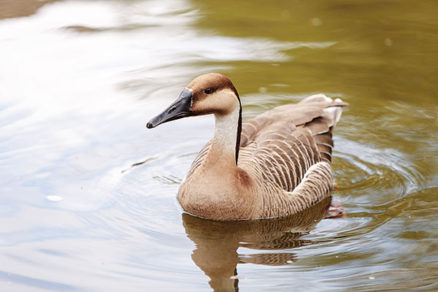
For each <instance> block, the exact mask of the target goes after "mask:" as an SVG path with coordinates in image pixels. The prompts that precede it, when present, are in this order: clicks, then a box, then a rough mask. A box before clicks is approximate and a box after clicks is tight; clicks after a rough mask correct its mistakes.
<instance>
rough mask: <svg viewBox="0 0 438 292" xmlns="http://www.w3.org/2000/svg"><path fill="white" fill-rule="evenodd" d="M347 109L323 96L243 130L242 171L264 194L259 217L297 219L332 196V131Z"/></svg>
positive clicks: (286, 108) (199, 158) (287, 107)
mask: <svg viewBox="0 0 438 292" xmlns="http://www.w3.org/2000/svg"><path fill="white" fill-rule="evenodd" d="M345 105H346V104H345V103H343V102H342V101H341V100H337V101H333V100H332V99H330V98H327V97H325V96H323V95H316V96H310V97H308V98H307V99H304V100H303V101H301V102H300V103H298V104H294V105H285V106H280V107H277V108H275V109H273V110H271V111H268V112H265V113H264V114H262V115H260V116H258V117H256V118H253V119H251V120H248V121H246V122H244V123H243V124H242V133H241V140H240V152H239V163H238V167H239V168H241V169H243V170H245V171H246V172H248V173H249V174H250V175H251V176H252V177H253V179H254V181H256V182H257V183H258V187H259V188H260V189H262V190H263V191H262V192H261V193H262V194H263V207H262V210H264V211H263V212H262V214H260V217H262V218H270V217H279V216H286V215H289V214H292V213H296V212H298V211H301V210H303V209H305V208H308V207H309V206H311V205H313V204H315V203H317V202H319V201H320V200H321V199H323V198H325V197H326V196H328V195H329V193H330V190H331V189H332V173H331V167H330V164H329V163H330V161H331V158H332V149H333V139H332V128H333V126H334V125H335V124H336V122H337V121H338V120H339V117H340V115H341V110H342V107H344V106H345ZM210 146H211V143H210V142H209V143H207V145H205V146H204V148H203V149H202V150H201V151H200V152H199V154H198V156H197V157H196V158H195V160H194V161H193V164H192V166H191V169H190V171H189V173H188V176H187V177H188V178H189V177H190V176H191V175H192V174H193V173H194V172H195V171H196V169H197V168H199V167H200V166H201V165H202V163H203V160H204V159H205V157H206V156H207V154H208V152H209V149H210Z"/></svg>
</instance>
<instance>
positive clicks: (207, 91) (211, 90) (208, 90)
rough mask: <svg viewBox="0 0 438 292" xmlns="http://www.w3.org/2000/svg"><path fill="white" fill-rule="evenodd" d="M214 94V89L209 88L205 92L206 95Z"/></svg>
mask: <svg viewBox="0 0 438 292" xmlns="http://www.w3.org/2000/svg"><path fill="white" fill-rule="evenodd" d="M212 92H213V89H212V88H207V89H205V90H204V93H205V94H210V93H212Z"/></svg>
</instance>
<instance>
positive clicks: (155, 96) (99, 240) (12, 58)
mask: <svg viewBox="0 0 438 292" xmlns="http://www.w3.org/2000/svg"><path fill="white" fill-rule="evenodd" d="M0 18H1V19H0V290H2V291H122V290H123V289H125V290H127V291H211V290H215V291H237V290H239V291H292V290H294V289H300V288H303V289H307V290H310V291H321V290H324V291H330V290H335V291H342V290H345V291H351V290H353V289H354V290H355V291H375V290H383V289H388V290H395V291H398V290H403V289H413V288H421V289H422V290H425V291H426V290H430V291H432V290H435V291H436V290H437V289H438V228H437V223H436V221H437V210H438V199H437V198H438V166H437V163H438V159H437V157H438V122H437V118H438V2H437V1H434V0H431V1H425V0H423V1H416V2H415V4H414V3H413V2H412V1H398V0H385V1H383V0H382V1H375V0H371V1H370V0H359V1H347V0H334V1H324V0H320V1H298V0H292V1H276V2H272V1H261V0H256V1H246V2H241V1H240V2H239V1H229V0H224V1H221V2H217V1H198V0H191V1H189V0H149V1H140V0H125V1H123V0H118V1H74V0H71V1H45V0H42V1H32V0H27V1H25V0H4V1H1V2H0ZM212 71H217V72H222V73H224V74H226V75H228V76H229V77H230V78H231V79H232V80H233V82H234V84H235V85H236V87H237V89H238V91H239V93H240V95H241V99H242V103H243V111H244V116H245V117H246V118H248V117H252V116H255V115H257V114H259V113H262V112H264V111H265V110H267V109H270V108H272V107H274V106H277V105H282V104H286V103H290V102H297V101H299V100H300V99H302V98H303V97H305V96H308V95H310V94H314V93H320V92H322V93H325V94H327V95H329V96H337V97H341V98H342V99H343V100H345V101H346V102H348V103H349V107H348V108H347V109H346V110H345V111H344V114H343V117H342V119H341V121H340V123H339V124H338V127H337V128H336V130H335V136H334V139H335V145H336V146H335V153H334V156H335V157H334V161H333V168H334V173H335V179H336V181H337V183H338V184H339V190H338V191H336V192H334V193H333V196H334V198H336V199H338V200H340V201H341V202H342V204H343V206H344V208H345V210H346V213H347V217H346V218H340V219H322V216H321V215H320V214H321V210H322V209H324V208H325V207H326V206H327V204H328V203H329V202H327V201H324V202H321V203H320V204H319V205H317V206H315V207H314V208H312V209H310V210H307V211H306V212H304V213H302V214H299V215H298V216H294V217H292V218H286V219H282V220H268V221H257V222H239V223H220V222H212V221H207V220H201V219H198V218H194V217H192V216H190V215H187V214H184V213H183V211H182V209H181V208H180V206H179V205H178V203H177V201H176V193H177V189H178V185H179V183H180V182H181V181H182V179H183V178H184V176H185V174H186V172H187V170H188V168H189V166H190V163H191V161H192V160H193V159H194V157H195V155H196V153H197V151H199V150H200V148H201V147H202V146H203V145H204V143H205V142H206V141H207V140H208V139H209V138H210V137H211V136H212V127H213V119H212V117H202V118H197V119H184V120H180V121H178V122H174V123H168V124H166V125H163V126H160V127H159V128H157V129H154V130H146V129H145V123H146V121H147V120H148V119H150V118H151V117H152V116H154V115H155V114H157V113H159V112H160V111H161V110H162V109H164V107H166V106H167V105H168V104H169V103H170V102H171V101H172V100H174V99H175V98H176V97H177V96H178V94H179V92H180V91H181V90H182V88H183V87H184V86H185V85H186V84H187V83H188V82H189V81H190V80H191V79H193V78H194V77H196V76H197V75H199V74H201V73H206V72H212ZM321 219H322V220H321Z"/></svg>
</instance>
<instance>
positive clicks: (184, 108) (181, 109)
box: [146, 88, 192, 129]
mask: <svg viewBox="0 0 438 292" xmlns="http://www.w3.org/2000/svg"><path fill="white" fill-rule="evenodd" d="M191 103H192V91H191V90H190V89H187V88H185V89H184V90H183V91H182V92H181V94H180V95H179V97H178V99H177V100H176V101H175V102H174V103H172V104H171V105H170V106H169V107H168V108H167V109H166V110H165V111H164V112H162V113H161V114H159V115H158V116H156V117H155V118H153V119H152V120H150V121H149V122H148V123H147V124H146V127H147V128H148V129H152V128H155V127H156V126H158V125H161V124H163V123H166V122H170V121H173V120H177V119H181V118H184V117H188V116H191V115H192V112H191V111H190V105H191Z"/></svg>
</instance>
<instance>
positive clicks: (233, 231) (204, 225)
mask: <svg viewBox="0 0 438 292" xmlns="http://www.w3.org/2000/svg"><path fill="white" fill-rule="evenodd" d="M330 202H331V197H328V198H326V199H325V200H323V201H321V202H320V203H318V204H317V205H315V206H313V207H311V208H309V209H307V210H305V211H303V212H300V213H297V214H295V215H293V216H289V217H285V218H281V219H269V220H256V221H234V222H222V221H211V220H206V219H201V218H198V217H194V216H191V215H189V214H183V215H182V219H183V224H184V228H185V230H186V233H187V236H188V237H189V238H190V239H191V240H192V241H193V242H194V243H195V245H196V248H195V249H194V250H193V253H192V260H193V262H194V263H195V264H196V265H197V266H198V267H199V268H200V269H201V270H202V271H203V272H204V273H205V274H206V275H207V276H208V277H209V278H210V282H209V284H210V286H211V287H212V288H213V290H214V291H238V278H237V264H244V263H252V264H260V265H285V264H289V263H291V262H293V261H295V260H296V255H295V254H294V253H292V252H290V251H289V249H292V248H295V247H299V246H303V245H309V244H312V241H311V240H305V239H300V237H301V236H302V235H303V234H307V233H308V232H309V231H310V230H312V229H313V228H314V227H315V225H316V224H317V223H318V222H319V221H320V220H321V219H323V218H324V217H325V216H326V215H327V212H328V208H329V206H330ZM239 247H245V248H250V249H255V250H259V251H260V252H258V253H255V254H250V255H245V254H240V253H238V251H237V249H238V248H239ZM275 250H286V251H282V252H272V251H275Z"/></svg>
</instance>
